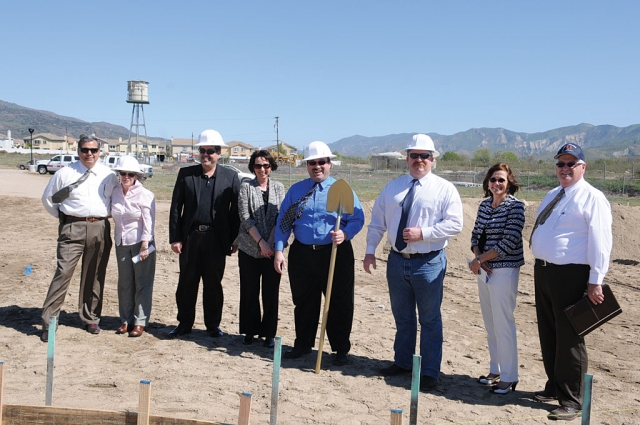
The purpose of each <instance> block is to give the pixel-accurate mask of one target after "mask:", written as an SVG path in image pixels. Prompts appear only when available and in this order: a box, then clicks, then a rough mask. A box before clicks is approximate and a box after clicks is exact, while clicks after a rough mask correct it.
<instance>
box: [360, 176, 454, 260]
mask: <svg viewBox="0 0 640 425" xmlns="http://www.w3.org/2000/svg"><path fill="white" fill-rule="evenodd" d="M412 180H413V177H411V175H410V174H406V175H404V176H402V177H398V178H397V179H395V180H392V181H390V182H389V183H387V185H386V186H385V187H384V188H383V189H382V192H381V193H380V196H379V197H378V199H376V202H375V204H374V205H373V211H372V213H371V223H370V224H369V232H368V233H367V251H366V253H367V254H375V252H376V247H377V246H378V244H379V243H380V241H381V240H382V237H383V236H384V232H387V241H388V242H389V245H391V247H393V249H395V247H394V245H395V243H396V233H397V230H398V225H399V224H400V216H401V215H402V207H401V206H400V204H401V202H402V200H403V199H404V198H405V196H406V195H407V192H408V191H409V188H410V187H411V181H412ZM414 190H415V195H414V199H413V206H412V207H411V211H410V213H409V219H408V220H407V227H419V228H420V229H421V230H422V240H421V241H416V242H410V243H409V244H408V245H407V247H406V248H405V249H403V250H402V252H405V253H408V254H415V253H427V252H431V251H437V250H440V249H443V248H444V247H446V246H447V244H448V242H449V238H450V237H452V236H455V235H457V234H458V233H460V232H461V231H462V216H463V214H462V201H461V200H460V194H459V193H458V190H457V189H456V188H455V186H454V185H453V184H451V183H450V182H448V181H447V180H445V179H443V178H442V177H439V176H436V175H435V174H433V173H428V174H427V175H426V176H424V177H423V178H421V179H419V180H418V182H417V183H416V185H415V188H414Z"/></svg>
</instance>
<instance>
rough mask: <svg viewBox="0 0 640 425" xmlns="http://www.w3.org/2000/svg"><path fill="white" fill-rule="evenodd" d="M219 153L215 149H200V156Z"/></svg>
mask: <svg viewBox="0 0 640 425" xmlns="http://www.w3.org/2000/svg"><path fill="white" fill-rule="evenodd" d="M216 152H217V151H216V150H215V149H213V148H209V149H205V148H200V155H204V154H205V153H206V154H207V155H213V154H214V153H216Z"/></svg>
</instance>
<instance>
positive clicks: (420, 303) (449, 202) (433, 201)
mask: <svg viewBox="0 0 640 425" xmlns="http://www.w3.org/2000/svg"><path fill="white" fill-rule="evenodd" d="M405 150H406V153H407V164H408V166H409V174H408V175H405V176H402V177H399V178H397V179H395V180H392V181H391V182H389V183H388V184H387V185H386V186H385V187H384V188H383V189H382V193H380V197H378V199H377V200H376V202H375V205H374V206H373V211H372V213H371V223H370V224H369V231H368V233H367V251H366V255H365V257H364V264H363V265H364V270H365V271H366V272H367V273H371V270H370V267H371V266H373V268H374V269H375V268H376V257H375V251H376V247H377V246H378V244H379V243H380V241H381V240H382V238H383V236H384V233H385V232H387V240H388V242H389V245H391V247H392V250H391V252H390V253H389V259H388V262H387V282H388V285H389V298H390V300H391V310H392V312H393V317H394V319H395V322H396V338H395V342H394V346H393V348H394V351H395V357H394V363H393V364H392V365H390V366H388V367H386V368H384V369H382V370H380V374H381V375H384V376H392V375H401V374H408V373H411V369H412V363H413V360H412V358H413V354H414V353H415V350H416V335H417V321H416V308H417V310H418V318H419V321H420V355H421V356H422V362H421V375H422V376H421V378H420V389H421V390H423V391H429V390H432V389H434V388H435V387H436V386H437V384H438V378H439V376H440V363H441V362H442V340H443V335H442V315H441V312H440V306H441V304H442V293H443V281H444V275H445V272H446V270H447V256H446V254H445V250H444V248H445V247H446V246H447V244H448V242H449V238H451V237H453V236H455V235H457V234H458V233H460V231H462V202H461V201H460V195H459V194H458V191H457V190H456V188H455V186H453V184H451V183H450V182H448V181H446V180H444V179H443V178H441V177H439V176H436V175H435V174H433V173H432V172H431V167H432V166H433V161H434V158H436V157H437V156H439V153H438V151H436V150H435V147H434V144H433V140H431V138H430V137H429V136H427V135H426V134H416V135H415V136H413V138H412V140H411V141H409V143H408V144H407V148H406V149H405Z"/></svg>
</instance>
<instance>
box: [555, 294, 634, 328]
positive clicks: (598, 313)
mask: <svg viewBox="0 0 640 425" xmlns="http://www.w3.org/2000/svg"><path fill="white" fill-rule="evenodd" d="M602 293H603V294H604V301H603V303H602V304H597V305H596V304H594V303H592V302H591V300H590V299H589V298H588V297H583V298H582V299H581V300H580V301H578V302H577V303H575V304H573V305H570V306H569V307H566V308H565V309H564V312H565V313H566V315H567V317H568V318H569V321H570V322H571V325H572V326H573V329H575V331H576V333H577V334H578V335H579V336H585V335H587V334H588V333H589V332H591V331H593V330H595V329H597V328H599V327H600V326H602V325H603V324H605V323H606V322H608V321H609V320H611V319H613V318H614V317H616V316H617V315H619V314H620V313H622V309H621V308H620V304H618V301H617V300H616V297H614V296H613V291H611V288H610V287H609V285H607V284H604V285H602Z"/></svg>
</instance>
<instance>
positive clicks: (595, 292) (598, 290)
mask: <svg viewBox="0 0 640 425" xmlns="http://www.w3.org/2000/svg"><path fill="white" fill-rule="evenodd" d="M587 296H588V297H589V299H590V300H591V302H592V303H594V304H595V305H598V304H602V302H603V301H604V294H603V293H602V286H601V285H596V284H594V283H590V284H589V287H588V288H587Z"/></svg>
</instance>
